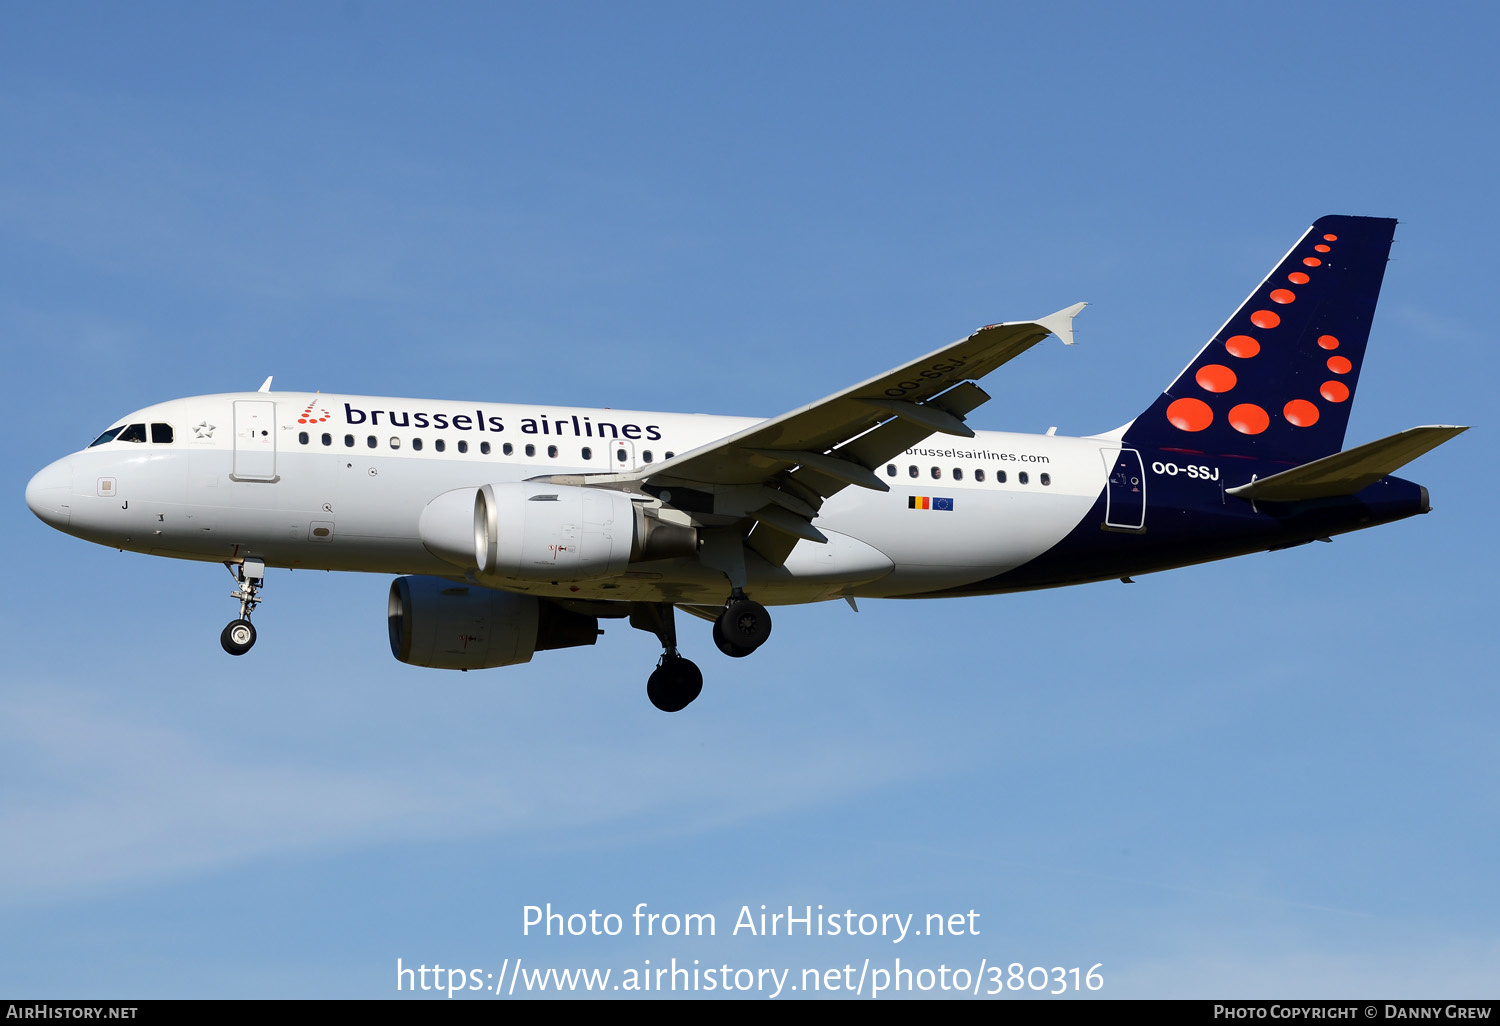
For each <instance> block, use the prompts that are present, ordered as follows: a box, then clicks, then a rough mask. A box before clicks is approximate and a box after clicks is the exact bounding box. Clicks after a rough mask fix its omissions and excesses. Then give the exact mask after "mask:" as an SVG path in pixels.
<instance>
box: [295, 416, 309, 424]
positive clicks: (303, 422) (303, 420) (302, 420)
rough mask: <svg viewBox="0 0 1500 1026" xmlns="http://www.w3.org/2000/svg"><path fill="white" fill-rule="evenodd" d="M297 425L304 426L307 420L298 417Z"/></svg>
mask: <svg viewBox="0 0 1500 1026" xmlns="http://www.w3.org/2000/svg"><path fill="white" fill-rule="evenodd" d="M297 423H298V424H306V423H307V418H306V417H298V418H297Z"/></svg>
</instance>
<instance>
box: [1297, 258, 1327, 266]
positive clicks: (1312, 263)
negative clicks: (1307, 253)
mask: <svg viewBox="0 0 1500 1026" xmlns="http://www.w3.org/2000/svg"><path fill="white" fill-rule="evenodd" d="M1302 262H1303V263H1304V264H1306V265H1307V266H1308V267H1318V266H1320V265H1321V264H1322V263H1323V261H1321V260H1319V259H1318V258H1317V257H1303V258H1302Z"/></svg>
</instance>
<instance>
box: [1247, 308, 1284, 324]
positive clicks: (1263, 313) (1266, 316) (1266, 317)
mask: <svg viewBox="0 0 1500 1026" xmlns="http://www.w3.org/2000/svg"><path fill="white" fill-rule="evenodd" d="M1250 323H1251V324H1253V325H1255V326H1256V327H1257V328H1274V327H1276V325H1278V324H1280V323H1281V316H1280V315H1279V314H1276V313H1273V312H1271V311H1270V310H1257V311H1255V312H1254V313H1253V314H1251V315H1250Z"/></svg>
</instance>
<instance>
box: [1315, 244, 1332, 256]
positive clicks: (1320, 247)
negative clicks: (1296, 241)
mask: <svg viewBox="0 0 1500 1026" xmlns="http://www.w3.org/2000/svg"><path fill="white" fill-rule="evenodd" d="M1313 249H1315V250H1317V251H1318V252H1319V253H1327V252H1329V251H1331V250H1332V249H1333V247H1332V246H1325V245H1323V244H1322V243H1321V242H1320V243H1318V244H1317V245H1316V246H1314V247H1313Z"/></svg>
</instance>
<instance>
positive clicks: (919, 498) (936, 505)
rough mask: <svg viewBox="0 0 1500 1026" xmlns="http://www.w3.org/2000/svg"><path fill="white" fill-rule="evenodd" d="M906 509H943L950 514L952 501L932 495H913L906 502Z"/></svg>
mask: <svg viewBox="0 0 1500 1026" xmlns="http://www.w3.org/2000/svg"><path fill="white" fill-rule="evenodd" d="M906 508H907V509H944V510H948V511H949V512H952V510H953V500H952V499H940V498H937V497H936V496H932V495H913V496H911V497H909V498H908V499H907V500H906Z"/></svg>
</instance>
